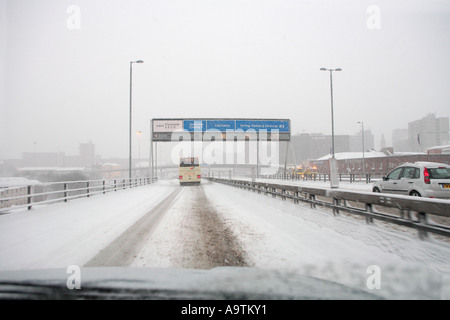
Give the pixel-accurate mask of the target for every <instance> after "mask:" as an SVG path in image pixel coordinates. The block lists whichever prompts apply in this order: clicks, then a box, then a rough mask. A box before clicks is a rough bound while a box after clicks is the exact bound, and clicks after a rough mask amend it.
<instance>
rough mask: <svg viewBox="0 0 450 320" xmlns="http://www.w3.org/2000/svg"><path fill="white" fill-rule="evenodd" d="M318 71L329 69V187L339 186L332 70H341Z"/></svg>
mask: <svg viewBox="0 0 450 320" xmlns="http://www.w3.org/2000/svg"><path fill="white" fill-rule="evenodd" d="M320 71H330V91H331V159H330V161H329V164H330V184H331V188H338V187H339V180H338V169H337V161H336V158H335V148H334V110H333V71H342V69H341V68H336V69H327V68H320Z"/></svg>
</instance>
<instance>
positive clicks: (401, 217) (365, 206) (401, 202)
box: [207, 178, 450, 239]
mask: <svg viewBox="0 0 450 320" xmlns="http://www.w3.org/2000/svg"><path fill="white" fill-rule="evenodd" d="M207 179H209V180H210V181H213V182H219V183H223V184H227V185H230V186H234V187H237V188H242V189H247V190H251V191H253V192H258V193H260V194H265V195H272V196H273V197H274V198H280V199H282V200H286V199H291V200H293V201H294V203H299V202H306V203H309V204H310V205H311V208H316V207H317V206H323V207H327V208H331V209H332V212H333V214H334V215H337V214H339V212H340V211H343V212H348V213H351V214H357V215H360V216H364V217H365V219H366V222H367V223H373V221H374V219H378V220H382V221H385V222H388V223H395V224H398V225H402V226H406V227H409V228H414V229H416V230H418V233H419V237H420V238H421V239H423V238H426V237H427V236H428V232H430V233H434V234H438V235H442V236H446V237H450V226H449V225H448V224H440V223H436V222H434V221H433V220H434V219H429V217H430V216H432V217H434V218H436V220H438V218H439V217H440V218H442V220H447V221H450V201H448V200H439V199H427V198H419V197H411V196H401V195H390V194H389V195H388V194H380V193H370V192H357V191H343V190H339V189H326V188H313V187H302V186H296V185H284V184H282V183H267V182H255V181H248V180H247V181H246V180H237V179H221V178H207ZM381 211H385V212H381Z"/></svg>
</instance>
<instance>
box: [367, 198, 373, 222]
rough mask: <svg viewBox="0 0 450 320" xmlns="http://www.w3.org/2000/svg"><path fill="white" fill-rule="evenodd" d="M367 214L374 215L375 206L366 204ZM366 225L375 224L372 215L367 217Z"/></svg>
mask: <svg viewBox="0 0 450 320" xmlns="http://www.w3.org/2000/svg"><path fill="white" fill-rule="evenodd" d="M366 212H367V213H372V212H373V206H372V204H371V203H366ZM366 223H369V224H370V223H373V218H372V217H371V216H370V215H366Z"/></svg>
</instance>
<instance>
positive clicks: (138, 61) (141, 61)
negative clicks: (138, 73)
mask: <svg viewBox="0 0 450 320" xmlns="http://www.w3.org/2000/svg"><path fill="white" fill-rule="evenodd" d="M136 63H144V61H143V60H137V61H136Z"/></svg>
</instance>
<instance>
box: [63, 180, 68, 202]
mask: <svg viewBox="0 0 450 320" xmlns="http://www.w3.org/2000/svg"><path fill="white" fill-rule="evenodd" d="M67 189H68V184H67V183H64V202H67V196H68V192H67Z"/></svg>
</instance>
